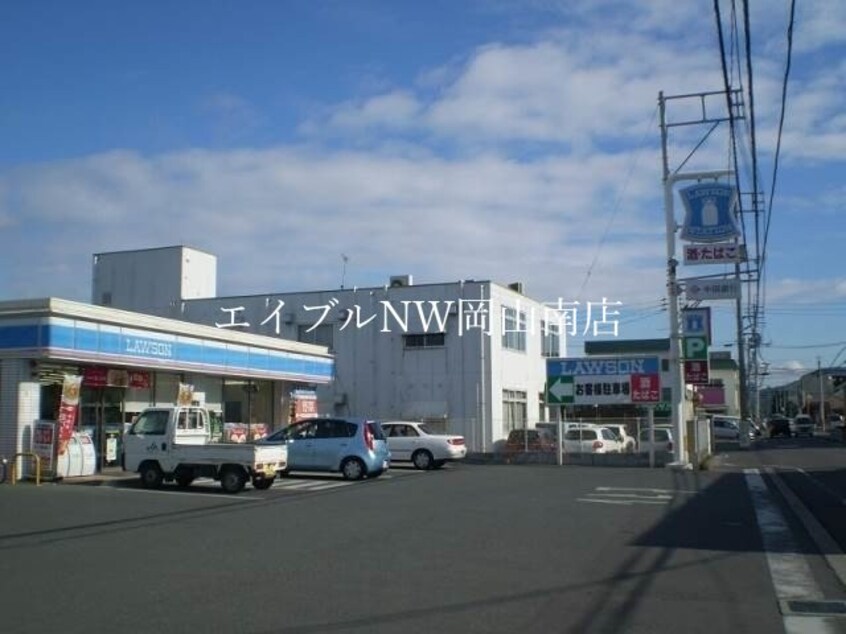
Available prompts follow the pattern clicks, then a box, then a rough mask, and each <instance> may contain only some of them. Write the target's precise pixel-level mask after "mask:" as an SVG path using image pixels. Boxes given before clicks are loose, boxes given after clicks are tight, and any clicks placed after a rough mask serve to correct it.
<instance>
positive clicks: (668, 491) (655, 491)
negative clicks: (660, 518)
mask: <svg viewBox="0 0 846 634" xmlns="http://www.w3.org/2000/svg"><path fill="white" fill-rule="evenodd" d="M596 490H597V491H650V492H652V493H668V494H671V495H672V494H674V493H684V494H686V495H695V494H697V493H699V491H687V490H683V489H653V488H649V487H596Z"/></svg>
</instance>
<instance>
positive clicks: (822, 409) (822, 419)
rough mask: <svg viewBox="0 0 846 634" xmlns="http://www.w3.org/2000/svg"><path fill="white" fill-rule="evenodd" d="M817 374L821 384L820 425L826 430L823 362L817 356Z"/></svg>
mask: <svg viewBox="0 0 846 634" xmlns="http://www.w3.org/2000/svg"><path fill="white" fill-rule="evenodd" d="M817 376H818V377H819V385H820V427H821V428H822V430H823V431H825V391H824V390H823V375H822V362H821V361H820V358H819V357H817Z"/></svg>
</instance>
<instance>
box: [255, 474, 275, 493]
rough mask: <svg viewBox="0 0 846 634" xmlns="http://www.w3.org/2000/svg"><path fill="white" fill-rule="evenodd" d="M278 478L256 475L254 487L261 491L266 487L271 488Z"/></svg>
mask: <svg viewBox="0 0 846 634" xmlns="http://www.w3.org/2000/svg"><path fill="white" fill-rule="evenodd" d="M275 479H276V478H275V477H273V478H264V477H261V476H256V477H255V478H253V488H255V489H258V490H259V491H264V490H265V489H269V488H270V487H271V486H273V481H274V480H275Z"/></svg>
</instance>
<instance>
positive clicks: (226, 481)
mask: <svg viewBox="0 0 846 634" xmlns="http://www.w3.org/2000/svg"><path fill="white" fill-rule="evenodd" d="M245 484H247V474H246V473H244V470H243V469H242V468H240V467H227V468H225V469H224V470H223V472H222V473H221V474H220V486H221V487H222V488H223V490H224V491H226V492H227V493H238V492H240V491H241V490H242V489H243V488H244V485H245Z"/></svg>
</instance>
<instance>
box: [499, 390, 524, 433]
mask: <svg viewBox="0 0 846 634" xmlns="http://www.w3.org/2000/svg"><path fill="white" fill-rule="evenodd" d="M527 417H528V404H527V399H526V392H521V391H520V390H503V391H502V428H503V432H505V434H506V435H507V434H508V432H510V431H511V430H512V429H523V427H525V426H526V421H527Z"/></svg>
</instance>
